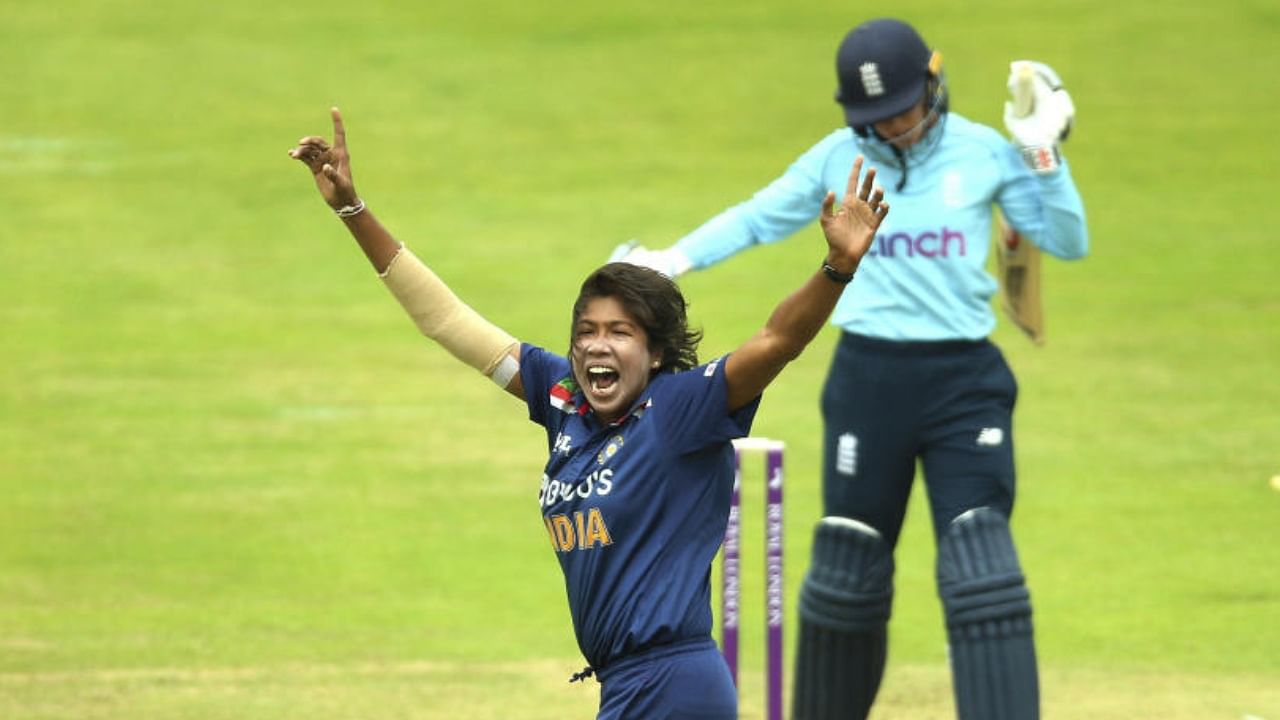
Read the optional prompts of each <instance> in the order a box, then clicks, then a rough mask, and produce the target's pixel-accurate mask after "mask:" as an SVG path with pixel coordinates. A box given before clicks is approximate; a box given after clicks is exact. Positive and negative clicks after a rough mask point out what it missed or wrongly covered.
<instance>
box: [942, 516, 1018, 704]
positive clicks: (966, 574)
mask: <svg viewBox="0 0 1280 720" xmlns="http://www.w3.org/2000/svg"><path fill="white" fill-rule="evenodd" d="M937 571H938V593H939V594H940V595H941V596H942V607H943V611H944V612H945V614H946V619H947V638H948V641H949V643H950V655H951V673H952V679H953V685H954V687H955V696H956V711H957V715H958V716H959V718H960V720H1035V719H1036V718H1038V717H1039V716H1040V688H1039V679H1038V674H1037V671H1036V653H1035V641H1034V639H1033V637H1032V627H1031V594H1030V593H1029V592H1028V591H1027V585H1026V581H1025V579H1024V578H1023V575H1022V568H1021V566H1020V565H1019V564H1018V554H1017V552H1016V551H1015V550H1014V547H1013V535H1012V534H1011V533H1010V532H1009V522H1008V520H1006V519H1005V517H1004V516H1003V515H1001V514H1000V513H998V512H996V511H995V510H992V509H991V508H985V507H984V508H977V509H975V510H969V511H968V512H966V513H964V514H962V515H960V516H959V517H957V518H956V519H955V520H953V521H951V526H950V527H949V528H948V529H947V531H946V533H945V534H944V536H943V537H942V539H941V540H940V541H939V543H938V567H937Z"/></svg>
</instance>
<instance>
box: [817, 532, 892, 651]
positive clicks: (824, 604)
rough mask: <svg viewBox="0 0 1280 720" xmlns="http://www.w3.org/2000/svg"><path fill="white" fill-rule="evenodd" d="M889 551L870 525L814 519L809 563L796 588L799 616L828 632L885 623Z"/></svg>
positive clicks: (889, 594) (868, 628)
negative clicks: (807, 570) (800, 584)
mask: <svg viewBox="0 0 1280 720" xmlns="http://www.w3.org/2000/svg"><path fill="white" fill-rule="evenodd" d="M892 604H893V555H892V553H891V551H890V549H889V547H888V545H887V544H886V543H885V542H884V540H883V539H881V537H880V533H879V532H877V531H876V530H875V528H872V527H871V526H870V525H867V524H865V523H861V522H858V521H857V520H851V519H849V518H844V517H825V518H822V519H821V520H819V521H818V524H817V526H816V527H815V528H814V535H813V561H812V563H811V564H810V567H809V573H808V575H806V576H805V579H804V585H803V586H802V587H801V588H800V606H799V609H800V617H801V619H803V620H805V621H807V622H811V623H813V624H815V625H819V626H822V627H825V628H829V629H831V630H838V631H844V632H863V631H872V630H876V629H878V628H882V627H884V626H885V625H886V624H887V623H888V621H889V614H890V610H891V607H892Z"/></svg>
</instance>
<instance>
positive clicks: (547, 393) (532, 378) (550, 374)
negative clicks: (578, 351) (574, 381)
mask: <svg viewBox="0 0 1280 720" xmlns="http://www.w3.org/2000/svg"><path fill="white" fill-rule="evenodd" d="M569 375H570V370H569V361H568V360H566V359H564V358H563V357H560V356H559V355H555V354H553V353H549V352H547V351H546V350H543V349H542V348H540V347H538V346H536V345H530V344H529V343H524V344H522V345H521V346H520V381H521V382H522V383H523V384H524V399H525V403H526V404H527V405H528V406H529V419H530V420H532V421H534V422H535V423H537V424H539V425H541V426H543V427H547V420H548V417H549V415H550V412H551V410H552V407H551V388H552V386H553V385H554V384H555V383H558V382H560V381H561V380H563V379H564V378H566V377H568V376H569Z"/></svg>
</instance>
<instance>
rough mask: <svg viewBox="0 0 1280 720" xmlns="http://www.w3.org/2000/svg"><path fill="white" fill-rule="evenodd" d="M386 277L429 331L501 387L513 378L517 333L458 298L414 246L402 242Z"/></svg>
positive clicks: (421, 327) (402, 302) (426, 332)
mask: <svg viewBox="0 0 1280 720" xmlns="http://www.w3.org/2000/svg"><path fill="white" fill-rule="evenodd" d="M381 277H382V280H383V282H384V283H386V286H387V289H388V290H390V291H391V294H392V295H394V296H395V297H396V300H399V301H400V305H401V306H402V307H404V309H405V312H407V313H409V317H410V318H411V319H412V320H413V323H414V324H415V325H417V326H418V329H419V330H421V331H422V334H423V335H426V336H427V337H429V338H431V339H432V340H435V341H436V342H438V343H440V345H442V346H443V347H444V349H445V350H448V351H449V353H450V354H452V355H453V356H454V357H456V358H458V359H459V360H461V361H462V362H464V363H466V364H468V365H470V366H471V367H473V368H475V369H477V370H479V371H480V372H482V373H484V374H485V376H487V377H490V378H492V379H493V381H494V382H495V383H497V384H498V386H499V387H503V388H505V387H506V386H507V384H508V383H510V382H511V378H512V377H514V376H515V374H516V373H517V372H518V371H519V368H520V365H519V363H517V362H516V361H515V360H514V359H513V358H512V357H511V350H512V348H514V347H515V346H517V345H518V344H519V343H518V342H517V341H516V339H515V338H513V337H511V335H509V334H508V333H506V332H504V331H503V330H502V329H501V328H499V327H497V326H496V325H494V324H493V323H491V322H489V321H488V320H485V319H484V318H483V317H481V316H480V314H479V313H477V312H476V311H475V310H472V309H471V308H470V307H469V306H468V305H467V304H466V303H464V302H462V300H460V299H458V296H457V295H454V294H453V291H452V290H450V289H449V286H448V285H445V284H444V282H443V281H441V280H440V278H438V277H436V274H435V273H433V272H431V269H430V268H428V267H427V266H426V265H425V264H423V262H422V261H421V260H419V259H418V257H417V256H416V255H414V254H413V253H412V252H410V251H409V248H407V247H404V246H401V248H400V252H398V253H396V256H395V257H394V258H392V259H391V263H390V264H389V265H388V266H387V269H386V270H385V271H383V273H382V274H381Z"/></svg>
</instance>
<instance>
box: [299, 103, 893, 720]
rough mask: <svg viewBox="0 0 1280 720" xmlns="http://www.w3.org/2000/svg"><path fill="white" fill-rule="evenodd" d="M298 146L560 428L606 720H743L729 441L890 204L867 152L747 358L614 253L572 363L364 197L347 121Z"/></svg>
mask: <svg viewBox="0 0 1280 720" xmlns="http://www.w3.org/2000/svg"><path fill="white" fill-rule="evenodd" d="M332 114H333V131H334V143H333V146H332V147H330V145H329V144H328V143H327V142H326V141H325V140H324V139H323V138H320V137H315V136H310V137H305V138H303V139H302V140H300V141H299V144H298V146H297V147H295V148H293V149H292V150H290V151H289V154H290V156H291V157H294V158H296V159H298V160H300V161H302V162H303V163H305V164H306V165H307V167H308V168H309V169H310V170H311V172H312V175H313V177H314V179H315V182H316V186H317V188H318V189H319V190H320V193H321V195H322V196H323V198H324V200H325V201H326V202H327V203H328V204H329V206H330V207H331V208H333V209H334V211H335V212H336V213H337V214H338V216H339V217H341V218H342V220H343V221H344V222H345V224H346V226H347V229H348V230H349V231H350V232H351V234H352V235H353V236H354V237H355V239H356V240H357V242H359V244H360V247H361V248H362V249H363V250H364V252H365V255H366V256H367V257H368V259H369V261H370V262H371V263H372V264H373V266H374V268H375V269H376V270H377V271H378V273H379V274H380V275H381V276H382V277H383V279H384V280H385V282H386V284H387V286H388V288H389V289H390V290H391V292H392V294H394V295H395V296H396V298H397V299H398V300H399V301H400V303H401V304H402V305H403V306H404V308H405V310H406V311H407V312H408V313H409V315H410V317H411V318H413V320H414V322H415V323H416V324H417V325H418V327H419V329H421V330H422V332H423V333H424V334H426V335H427V336H428V337H430V338H432V339H434V340H436V341H437V342H439V343H440V344H441V345H443V346H444V347H445V349H447V350H448V351H449V352H451V353H452V354H453V355H455V356H456V357H458V359H460V360H462V361H463V362H466V363H467V364H468V365H471V366H472V367H474V368H476V369H477V370H479V371H481V372H482V373H483V374H484V375H486V376H488V377H490V378H491V379H493V380H494V382H495V383H496V384H497V385H498V386H499V387H502V388H504V389H506V391H507V392H509V393H510V394H512V395H514V396H515V397H517V398H520V399H521V400H523V401H524V402H525V403H526V405H527V407H528V411H529V417H530V419H532V420H533V421H534V422H536V423H538V424H539V425H542V426H543V427H544V428H545V429H546V433H547V449H548V456H549V457H548V461H547V465H546V470H545V471H544V473H543V478H542V484H541V488H540V491H539V494H538V501H539V504H540V505H541V509H542V515H543V520H544V522H545V525H546V529H547V535H548V537H549V539H550V543H551V546H552V548H553V549H554V550H555V552H556V554H557V556H558V558H559V560H560V566H561V568H562V570H563V571H564V578H565V587H566V590H567V592H568V597H569V609H570V612H571V614H572V617H573V627H574V632H575V634H576V636H577V639H578V646H579V647H580V648H581V650H582V653H583V655H584V656H585V657H586V659H587V661H588V662H589V663H590V667H589V668H588V669H587V670H586V671H584V672H583V673H581V674H580V675H579V676H578V677H585V676H588V675H590V674H597V675H598V677H599V680H600V682H601V684H602V689H601V697H600V712H599V715H598V717H599V718H610V719H613V718H619V719H621V718H628V719H630V718H634V719H636V720H652V719H655V718H672V719H676V718H688V719H690V720H692V719H693V718H700V719H706V720H711V719H717V720H735V719H736V718H737V695H736V692H735V691H734V687H733V682H732V679H731V678H730V676H729V672H728V667H727V666H726V665H725V662H724V659H723V658H722V657H721V655H720V653H719V652H718V651H717V650H716V647H715V643H714V642H713V641H712V639H711V605H710V574H711V562H712V559H713V558H714V557H715V554H716V550H717V548H718V547H719V545H720V541H721V539H722V538H723V537H724V532H725V526H726V523H727V520H728V514H729V501H730V493H731V490H732V484H733V454H732V453H733V451H732V444H731V440H732V439H733V438H736V437H742V436H745V435H747V434H748V433H749V432H750V429H751V421H752V418H753V416H754V415H755V411H756V408H757V406H758V404H759V401H760V396H761V393H762V392H763V391H764V389H765V387H766V386H767V385H768V384H769V383H770V382H771V381H772V380H773V378H774V377H776V376H777V374H778V373H779V372H780V371H781V370H782V368H783V367H784V366H785V365H786V364H787V363H788V362H789V361H791V360H792V359H794V358H795V357H797V356H798V355H799V354H800V352H801V351H802V350H803V349H804V347H805V345H807V344H808V343H809V341H810V340H812V339H813V337H814V336H815V335H816V334H817V333H818V331H819V330H820V329H821V328H822V326H823V325H824V324H825V322H826V320H827V318H828V317H829V316H830V314H831V311H832V309H833V308H834V307H835V304H836V301H837V300H838V299H839V297H840V293H841V291H842V290H843V289H844V287H845V285H846V284H847V283H848V282H849V281H850V280H851V279H852V277H853V273H854V271H855V270H856V269H857V267H858V263H859V261H860V260H861V259H862V257H863V255H864V254H865V253H866V252H867V249H868V248H869V247H870V244H871V240H872V238H873V237H874V235H875V231H876V229H877V228H879V227H880V224H881V221H882V220H883V219H884V217H885V215H886V214H887V213H888V205H886V204H884V203H883V202H881V200H882V198H883V192H882V191H881V190H880V189H879V188H873V181H874V177H875V171H874V170H868V172H867V173H866V177H865V179H863V180H861V181H860V176H861V174H862V173H861V171H862V158H857V159H855V160H852V172H850V173H847V174H846V182H845V184H843V185H841V189H842V190H843V193H844V197H843V200H842V201H841V202H840V203H839V204H838V205H837V203H836V200H835V193H828V194H827V195H826V196H825V199H824V200H822V201H820V204H821V206H822V213H821V214H822V230H823V234H824V235H825V237H826V240H827V251H826V254H825V258H824V259H823V260H822V261H821V262H817V261H816V260H817V259H816V258H815V263H814V264H815V266H817V270H816V271H815V272H814V274H813V275H812V276H811V277H809V278H808V279H807V280H806V281H805V282H804V284H803V285H802V286H801V287H800V288H799V289H797V290H796V291H795V292H793V293H792V294H791V295H790V296H789V297H787V298H786V299H785V300H783V301H782V303H781V304H780V305H778V307H777V309H775V310H774V312H773V314H772V315H771V316H770V317H769V320H768V321H767V322H766V323H765V325H764V327H763V328H762V329H761V330H760V331H759V332H758V333H756V334H755V335H754V336H753V337H752V338H751V339H749V340H747V341H746V342H745V343H743V345H742V346H741V347H739V348H738V349H737V350H736V351H734V352H733V353H731V354H730V355H727V356H725V357H722V358H719V359H717V360H714V361H712V362H710V363H707V364H705V365H699V364H698V362H697V353H696V350H697V343H698V340H699V339H700V337H701V334H700V333H698V332H696V331H690V330H689V329H688V325H687V318H686V313H685V301H684V298H683V297H682V296H681V294H680V291H679V289H678V288H677V287H676V285H675V283H673V282H672V281H671V280H670V279H668V278H666V277H664V276H663V275H661V274H660V273H657V272H654V271H653V270H650V269H647V268H642V267H638V266H636V265H633V264H629V263H611V264H608V265H605V266H604V267H602V268H600V269H599V270H596V271H595V272H594V273H592V274H591V275H590V276H589V277H588V278H587V280H586V281H585V282H584V283H583V285H582V289H581V291H580V292H579V295H578V298H577V301H576V302H575V303H574V306H573V318H572V326H571V327H572V330H571V337H570V342H569V352H568V356H567V357H562V356H559V355H556V354H555V353H552V352H549V351H547V350H544V349H542V348H540V347H537V346H534V345H531V344H528V343H519V342H517V341H516V340H515V339H514V338H512V337H511V336H510V335H508V334H507V333H505V332H503V331H502V330H500V329H499V328H497V327H496V326H494V325H493V324H491V323H489V322H488V321H487V320H485V319H484V318H482V317H480V316H479V315H478V314H476V313H475V312H474V311H473V310H471V309H470V308H469V307H467V306H466V305H465V304H463V303H462V302H461V301H460V300H459V299H458V298H457V297H456V296H455V295H454V294H453V293H452V292H451V291H450V290H449V288H448V287H447V286H445V284H444V283H443V282H441V281H440V279H439V278H437V277H436V276H435V275H434V274H433V273H432V272H431V271H430V269H428V268H427V266H426V265H424V264H423V263H422V262H421V261H420V260H418V258H417V257H416V256H414V255H413V253H411V252H410V251H409V250H408V249H406V248H405V247H404V246H403V245H401V244H400V243H399V242H398V241H396V240H395V239H394V238H393V237H392V236H391V235H390V233H388V232H387V230H386V229H385V228H384V227H383V226H382V225H381V224H380V223H379V222H378V221H377V220H376V219H375V218H374V216H373V213H372V212H371V211H370V210H368V209H367V208H366V207H365V204H364V202H363V201H361V200H360V199H359V196H358V195H357V194H356V191H355V188H354V186H353V183H352V179H351V170H350V164H349V154H348V151H347V146H346V135H345V132H344V129H343V125H342V119H341V116H340V115H339V113H338V111H337V109H336V108H335V109H334V110H333V112H332Z"/></svg>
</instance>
